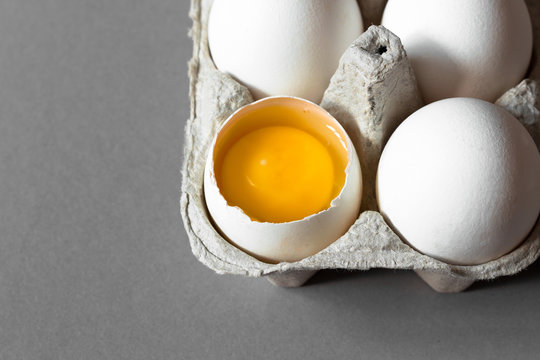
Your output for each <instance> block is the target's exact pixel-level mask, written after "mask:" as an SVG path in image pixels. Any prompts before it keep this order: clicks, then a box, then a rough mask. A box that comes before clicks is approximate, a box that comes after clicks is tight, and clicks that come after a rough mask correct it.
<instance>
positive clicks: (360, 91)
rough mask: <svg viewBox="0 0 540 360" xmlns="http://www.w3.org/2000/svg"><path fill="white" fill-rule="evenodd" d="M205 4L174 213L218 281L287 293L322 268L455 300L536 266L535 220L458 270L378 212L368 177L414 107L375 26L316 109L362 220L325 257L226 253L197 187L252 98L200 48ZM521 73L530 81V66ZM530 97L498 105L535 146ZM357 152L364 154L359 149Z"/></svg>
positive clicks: (403, 60) (411, 84)
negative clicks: (228, 125)
mask: <svg viewBox="0 0 540 360" xmlns="http://www.w3.org/2000/svg"><path fill="white" fill-rule="evenodd" d="M384 3H385V1H365V2H364V1H360V6H361V8H362V10H364V9H367V8H369V7H370V6H371V8H376V9H378V10H377V11H374V12H372V13H371V14H373V15H369V16H370V17H371V18H373V19H377V18H380V14H381V13H382V9H383V8H384ZM211 4H212V1H208V0H193V1H192V7H191V17H192V19H193V28H192V32H191V35H192V37H193V41H194V55H193V58H192V60H191V61H190V64H189V75H190V80H191V81H190V98H191V114H190V119H189V120H188V122H187V124H186V136H185V153H184V164H183V169H182V175H183V177H182V194H181V213H182V217H183V220H184V223H185V227H186V230H187V233H188V236H189V239H190V244H191V247H192V250H193V253H194V255H195V256H196V257H197V258H198V259H199V260H200V261H201V262H202V263H203V264H205V265H206V266H208V267H209V268H211V269H213V270H214V271H216V272H217V273H221V274H225V273H227V274H242V275H248V276H256V277H260V276H266V277H267V278H268V279H269V280H270V281H271V282H273V283H274V284H276V285H279V286H291V287H294V286H300V285H302V284H303V283H304V282H305V281H307V280H308V279H309V277H311V276H312V275H313V274H314V273H315V272H316V271H317V270H320V269H337V268H340V269H351V270H367V269H370V268H390V269H412V270H415V271H416V272H417V273H418V274H419V275H420V277H421V278H423V279H424V280H425V281H426V282H427V283H428V284H429V285H431V286H432V287H433V288H434V289H435V290H437V291H441V292H458V291H462V290H464V289H465V288H467V287H468V286H469V285H471V284H472V283H473V282H474V281H476V280H482V279H493V278H496V277H499V276H504V275H512V274H515V273H517V272H519V271H521V270H522V269H524V268H526V267H527V266H529V265H530V264H531V263H532V262H534V261H535V260H536V259H537V258H538V256H539V255H540V225H539V223H538V221H537V224H536V225H535V227H534V229H533V230H532V232H531V233H530V235H529V236H528V237H527V239H526V240H525V241H524V242H523V243H522V244H521V245H520V246H518V247H517V248H516V249H515V250H513V251H512V252H510V253H509V254H507V255H504V256H502V257H500V258H499V259H496V260H493V261H490V262H487V263H484V264H481V265H474V266H459V265H452V264H447V263H444V262H442V261H439V260H436V259H434V258H431V257H429V256H426V255H423V254H421V253H419V252H417V251H416V250H414V249H413V248H412V247H410V246H409V245H407V244H406V243H404V242H403V241H402V240H401V239H400V238H399V236H398V235H396V234H395V233H394V232H393V231H392V229H391V228H390V227H389V226H388V225H387V224H386V222H385V221H384V219H383V217H382V216H381V215H380V214H379V213H378V212H377V211H376V209H377V207H376V202H375V195H374V179H375V173H376V164H377V162H378V157H379V156H380V152H381V151H382V148H383V145H384V143H385V141H386V140H387V139H388V137H389V136H390V134H391V133H392V131H393V130H394V129H395V127H396V126H397V125H398V124H399V122H400V121H402V120H403V119H405V118H406V117H407V116H408V115H409V114H411V113H412V112H413V111H415V110H416V109H418V108H420V107H421V106H422V100H421V97H420V95H419V93H418V90H417V85H416V81H415V79H414V74H413V72H412V70H411V67H410V65H409V62H408V60H407V57H406V54H405V51H404V50H403V47H402V46H401V42H400V40H399V38H397V37H396V36H395V35H393V34H392V33H391V32H389V31H388V30H386V29H385V28H382V27H371V28H369V29H368V30H367V31H366V32H365V33H364V34H363V35H362V36H361V37H360V38H359V39H358V40H357V41H356V42H355V43H354V45H353V46H352V47H351V48H349V49H348V50H347V53H346V54H345V55H344V57H343V58H342V61H341V64H340V67H339V69H338V71H337V73H336V74H335V75H334V78H333V80H332V83H331V85H330V87H329V89H327V91H326V93H325V96H324V98H323V101H322V106H323V107H325V108H326V110H328V111H329V112H330V113H332V115H334V117H335V118H336V119H338V120H339V121H340V122H341V123H342V125H343V126H344V128H345V129H346V130H347V132H348V133H349V136H350V137H351V139H352V140H353V142H354V143H355V146H356V148H357V151H358V153H359V157H360V159H361V162H362V171H363V175H364V181H365V185H364V189H365V191H366V193H364V197H363V201H364V202H363V212H362V213H361V214H360V216H359V218H358V219H357V221H356V222H355V224H354V225H353V226H352V227H351V228H350V229H349V231H348V232H347V233H346V234H345V235H344V236H342V237H341V238H340V239H338V240H337V241H335V242H334V243H333V244H331V245H330V246H328V247H327V248H326V249H324V250H322V251H321V252H319V253H317V254H315V255H313V256H310V257H308V258H305V259H302V260H300V261H297V262H291V263H279V264H268V263H265V262H262V261H259V260H257V259H256V258H254V257H252V256H250V255H248V254H246V253H245V252H243V251H241V250H239V249H238V248H236V247H234V246H233V245H231V244H230V243H229V242H228V241H227V240H225V239H224V238H223V237H222V236H221V235H220V234H219V232H218V231H216V229H215V227H214V225H213V223H212V220H211V217H210V216H209V214H208V211H207V209H206V205H205V201H204V195H203V188H202V187H203V185H202V184H203V176H204V167H205V161H206V154H207V153H208V151H209V147H210V144H211V142H212V139H213V137H214V135H215V133H216V131H217V129H218V128H219V125H220V124H221V123H222V122H223V121H224V120H225V119H227V117H228V116H229V115H230V114H232V113H233V112H234V111H235V110H236V109H238V108H240V107H241V106H243V105H246V104H249V103H251V102H253V97H252V95H251V93H250V92H249V91H248V90H247V89H246V88H245V87H244V86H242V85H240V84H239V83H238V82H236V81H234V80H233V79H232V78H231V77H229V76H228V75H225V74H223V73H222V72H220V71H218V70H217V69H216V67H215V65H214V63H213V61H212V58H211V56H210V52H209V49H208V41H207V22H208V14H209V10H210V7H211ZM531 4H532V2H530V5H531ZM538 8H539V7H538V6H532V7H531V9H530V11H531V15H532V17H533V19H540V17H538V16H536V17H534V14H538ZM367 14H368V11H366V13H364V22H365V23H366V24H369V23H370V22H369V20H366V18H367V17H366V15H367ZM534 28H535V34H539V32H538V23H535V24H534ZM538 38H540V36H536V37H535V41H538ZM535 48H536V49H538V46H537V45H536V47H535ZM536 49H535V50H536ZM535 56H536V55H535ZM529 74H530V75H531V76H537V77H538V66H537V65H536V63H535V60H533V65H531V69H530V71H529ZM352 79H356V80H358V79H361V81H352ZM534 79H535V80H538V79H537V78H534ZM536 99H537V92H536V83H535V82H534V81H532V80H524V81H523V82H522V83H520V84H519V85H518V86H516V87H515V88H513V89H511V90H509V91H508V92H507V93H505V94H504V95H503V96H502V97H501V98H500V99H499V100H498V103H499V104H500V105H502V106H504V107H505V108H506V109H507V110H509V111H510V112H511V113H513V115H514V116H516V117H517V118H518V119H520V120H521V121H522V122H523V123H524V124H525V125H526V126H527V128H528V129H529V131H530V132H531V134H532V135H533V137H534V138H535V140H536V143H537V145H538V144H539V142H538V139H539V135H538V134H539V129H538V112H537V110H536V108H535V101H536ZM362 144H370V146H368V147H366V148H363V147H362Z"/></svg>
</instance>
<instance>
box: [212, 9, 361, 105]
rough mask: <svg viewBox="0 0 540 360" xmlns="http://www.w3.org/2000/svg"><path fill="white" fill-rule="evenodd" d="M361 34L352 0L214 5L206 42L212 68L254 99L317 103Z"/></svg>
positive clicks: (356, 10)
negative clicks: (282, 98)
mask: <svg viewBox="0 0 540 360" xmlns="http://www.w3.org/2000/svg"><path fill="white" fill-rule="evenodd" d="M362 30H363V25H362V18H361V15H360V9H359V8H358V4H357V3H356V1H355V0H294V1H291V0H215V1H214V3H213V5H212V9H211V12H210V18H209V23H208V41H209V46H210V51H211V54H212V58H213V60H214V63H215V64H216V66H217V68H218V69H220V70H221V71H223V72H226V73H228V74H230V75H232V76H233V77H234V78H235V79H236V80H238V81H239V82H241V83H242V84H244V85H246V86H247V87H248V88H249V89H250V90H251V92H252V94H253V95H254V97H255V98H256V99H260V98H263V97H265V96H270V95H289V96H297V97H301V98H304V99H308V100H311V101H313V102H315V103H318V102H320V100H321V99H322V95H323V93H324V91H325V89H326V88H327V87H328V84H329V82H330V78H331V76H332V75H333V73H334V72H335V71H336V69H337V66H338V62H339V59H340V57H341V55H342V54H343V52H344V51H345V50H346V49H347V47H348V46H349V45H350V44H351V43H352V42H353V41H354V40H355V39H356V38H357V37H358V36H359V35H360V34H361V33H362Z"/></svg>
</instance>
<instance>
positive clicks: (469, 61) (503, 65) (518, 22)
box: [382, 0, 533, 103]
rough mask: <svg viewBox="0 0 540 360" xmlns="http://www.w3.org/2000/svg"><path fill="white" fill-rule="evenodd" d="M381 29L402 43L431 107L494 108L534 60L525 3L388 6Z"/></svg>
mask: <svg viewBox="0 0 540 360" xmlns="http://www.w3.org/2000/svg"><path fill="white" fill-rule="evenodd" d="M382 25H383V26H385V27H387V28H388V29H389V30H390V31H392V32H394V33H395V34H396V35H398V36H399V37H400V38H401V41H402V42H403V45H404V46H405V49H406V51H407V54H408V56H409V59H410V60H411V63H412V66H413V68H414V71H415V73H416V77H417V80H418V84H419V87H420V91H421V92H422V95H423V97H424V100H425V101H426V102H427V103H430V102H433V101H436V100H440V99H445V98H450V97H461V96H462V97H474V98H480V99H483V100H487V101H490V102H493V101H495V100H496V99H497V98H498V97H499V96H501V95H502V94H503V93H504V92H505V91H506V90H509V89H510V88H512V87H513V86H515V85H517V84H518V83H519V82H520V81H521V80H522V79H523V77H524V75H525V73H526V71H527V68H528V66H529V62H530V59H531V54H532V46H533V40H532V39H533V37H532V25H531V20H530V17H529V12H528V10H527V6H526V4H525V2H524V1H523V0H474V1H471V0H436V1H434V0H407V1H403V0H389V1H388V4H387V5H386V8H385V11H384V15H383V19H382Z"/></svg>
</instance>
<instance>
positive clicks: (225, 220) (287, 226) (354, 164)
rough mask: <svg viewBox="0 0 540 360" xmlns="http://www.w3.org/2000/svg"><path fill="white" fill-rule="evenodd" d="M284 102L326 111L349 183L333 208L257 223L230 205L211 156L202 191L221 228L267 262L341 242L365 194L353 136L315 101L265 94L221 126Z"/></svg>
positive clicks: (300, 255)
mask: <svg viewBox="0 0 540 360" xmlns="http://www.w3.org/2000/svg"><path fill="white" fill-rule="evenodd" d="M285 102H289V103H290V102H301V104H302V106H303V107H304V108H305V109H310V111H313V110H311V109H316V110H315V111H319V112H321V113H323V114H325V116H327V119H328V120H329V122H330V123H331V124H333V125H332V126H333V127H334V128H335V129H337V131H340V132H341V133H342V137H344V138H345V139H346V146H347V157H348V164H347V167H346V169H345V174H346V178H345V184H344V185H343V188H342V190H341V192H340V194H339V195H338V196H337V197H336V198H335V199H334V200H332V202H331V204H330V208H329V209H327V210H323V211H321V212H319V213H317V214H313V215H311V216H308V217H306V218H304V219H302V220H298V221H292V222H285V223H269V222H258V221H253V220H251V219H250V218H249V217H248V216H247V215H246V214H245V213H244V212H243V211H242V209H240V208H238V207H232V206H230V205H228V204H227V200H226V199H225V198H224V197H223V195H222V194H221V192H220V190H219V188H218V185H217V182H216V177H215V174H214V151H210V152H209V154H208V160H207V162H206V168H205V174H204V195H205V199H206V204H207V207H208V211H209V212H210V215H211V216H212V219H213V220H214V222H215V224H216V225H217V226H218V228H219V229H220V230H221V232H222V233H223V234H224V235H225V236H226V237H227V238H228V240H229V241H230V242H231V243H233V244H235V245H236V246H237V247H239V248H241V249H243V250H245V251H246V252H248V253H250V254H252V255H254V256H256V257H257V258H259V259H261V260H263V261H266V262H274V263H277V262H283V261H287V262H292V261H297V260H300V259H303V258H305V257H308V256H310V255H313V254H315V253H317V252H319V251H320V250H322V249H324V248H325V247H327V246H328V245H329V244H331V243H332V242H334V241H335V240H337V239H338V238H339V237H340V236H341V235H343V234H344V233H346V232H347V230H348V229H349V227H350V226H351V225H352V224H353V223H354V221H355V220H356V218H357V217H358V212H359V210H360V202H361V198H362V175H361V170H360V162H359V160H358V156H357V155H356V151H355V149H354V146H353V144H352V142H351V140H350V139H349V137H348V136H347V134H346V133H345V131H344V130H343V128H342V127H341V125H339V123H338V122H337V121H336V120H335V119H333V118H332V116H331V115H330V114H328V113H327V112H326V111H324V110H323V109H322V108H320V107H318V106H317V105H315V104H313V103H309V102H308V101H306V100H302V99H299V98H291V97H287V98H283V97H270V98H266V99H263V100H259V101H257V102H254V103H252V104H249V105H246V106H244V107H242V108H240V109H239V110H238V111H236V112H235V113H234V114H232V115H231V116H230V117H229V118H228V119H227V121H225V123H224V124H223V126H222V127H221V129H225V128H227V127H228V126H234V122H235V121H237V119H239V118H241V117H242V115H243V114H245V113H248V112H251V111H257V110H258V109H261V108H263V107H265V106H273V104H283V103H285ZM304 111H307V110H304ZM219 134H220V132H219V131H218V133H217V135H216V137H215V138H214V141H213V142H212V145H211V147H210V149H214V147H215V144H216V141H217V139H218V136H219Z"/></svg>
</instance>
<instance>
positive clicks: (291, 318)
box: [0, 0, 540, 360]
mask: <svg viewBox="0 0 540 360" xmlns="http://www.w3.org/2000/svg"><path fill="white" fill-rule="evenodd" d="M188 8H189V4H188V2H187V1H179V0H161V1H158V0H152V1H151V0H146V1H142V0H10V1H8V0H5V1H0V233H1V234H2V235H1V237H0V358H1V359H2V360H3V359H145V360H147V359H283V358H291V359H304V358H306V359H307V358H310V359H329V358H336V359H337V358H346V359H351V358H366V359H389V358H400V359H420V358H432V359H433V358H437V359H457V358H470V359H482V358H500V359H505V358H533V357H538V353H540V341H538V336H539V335H540V311H539V310H540V301H539V295H540V266H539V265H538V264H534V265H533V266H532V267H531V268H529V269H528V270H526V271H525V272H524V273H522V274H520V275H517V276H515V277H512V278H507V279H502V280H497V281H495V282H490V283H481V284H479V285H474V286H473V288H471V289H470V290H469V291H467V292H465V293H462V294H458V295H440V294H436V293H435V292H433V291H432V290H431V289H429V288H428V286H427V285H425V284H424V283H423V282H422V280H420V279H419V278H418V277H416V275H414V274H413V273H411V272H406V271H398V272H393V271H385V270H374V271H369V272H365V273H356V272H351V273H349V272H335V271H326V272H322V273H319V274H318V275H316V276H315V278H314V279H313V280H312V281H311V282H310V283H309V284H308V286H306V287H304V288H300V289H289V290H287V289H280V288H275V287H273V286H272V285H270V284H269V283H268V282H267V281H265V280H259V279H244V278H241V277H235V276H219V275H215V274H214V273H212V272H211V271H210V270H207V269H206V268H205V267H204V266H203V265H201V264H199V263H198V262H197V261H196V260H195V258H194V257H193V256H192V255H191V253H190V249H189V245H188V242H187V239H186V235H185V232H184V229H183V225H182V223H181V221H180V216H179V210H178V198H179V170H178V169H179V168H180V164H181V155H180V153H181V148H182V138H183V125H184V123H185V120H184V119H186V118H187V117H188V111H189V109H188V101H187V89H188V86H187V78H186V61H187V60H188V58H189V57H190V56H191V44H190V41H189V39H188V38H187V37H186V33H187V29H188V27H189V25H190V21H189V19H188V16H187V12H188ZM515 353H517V355H515ZM512 354H514V355H512ZM534 354H536V356H534Z"/></svg>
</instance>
